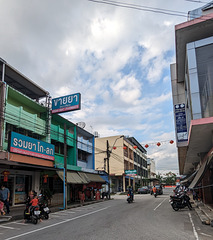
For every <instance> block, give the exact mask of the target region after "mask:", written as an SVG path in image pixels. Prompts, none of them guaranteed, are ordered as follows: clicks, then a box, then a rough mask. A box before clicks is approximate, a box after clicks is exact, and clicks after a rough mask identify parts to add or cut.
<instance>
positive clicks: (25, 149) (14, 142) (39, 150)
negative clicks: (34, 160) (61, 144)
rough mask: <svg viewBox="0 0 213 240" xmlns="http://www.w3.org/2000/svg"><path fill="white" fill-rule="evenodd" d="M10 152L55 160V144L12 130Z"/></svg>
mask: <svg viewBox="0 0 213 240" xmlns="http://www.w3.org/2000/svg"><path fill="white" fill-rule="evenodd" d="M10 152H14V153H20V154H23V155H29V156H33V157H38V158H44V159H49V160H54V157H55V146H54V145H53V144H50V143H46V142H43V141H40V140H37V139H35V138H31V137H27V136H24V135H22V134H19V133H16V132H11V143H10Z"/></svg>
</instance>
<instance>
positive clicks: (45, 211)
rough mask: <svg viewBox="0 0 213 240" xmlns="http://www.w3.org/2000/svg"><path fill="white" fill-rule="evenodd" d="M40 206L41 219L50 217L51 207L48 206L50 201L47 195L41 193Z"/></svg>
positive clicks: (39, 197)
mask: <svg viewBox="0 0 213 240" xmlns="http://www.w3.org/2000/svg"><path fill="white" fill-rule="evenodd" d="M38 199H39V208H40V215H39V217H40V218H41V219H49V214H50V209H49V207H48V201H47V199H46V197H45V195H42V194H39V196H38Z"/></svg>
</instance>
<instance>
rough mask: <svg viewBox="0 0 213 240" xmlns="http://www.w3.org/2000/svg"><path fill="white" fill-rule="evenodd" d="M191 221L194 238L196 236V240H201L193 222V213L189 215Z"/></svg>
mask: <svg viewBox="0 0 213 240" xmlns="http://www.w3.org/2000/svg"><path fill="white" fill-rule="evenodd" d="M189 219H190V222H191V224H192V228H193V233H194V236H195V238H196V240H199V237H198V234H197V231H196V229H195V225H194V222H193V220H192V215H191V213H189Z"/></svg>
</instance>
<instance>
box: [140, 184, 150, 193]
mask: <svg viewBox="0 0 213 240" xmlns="http://www.w3.org/2000/svg"><path fill="white" fill-rule="evenodd" d="M138 193H139V194H143V193H145V194H147V193H150V190H149V188H148V186H144V187H141V188H138Z"/></svg>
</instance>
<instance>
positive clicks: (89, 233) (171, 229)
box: [0, 189, 213, 240]
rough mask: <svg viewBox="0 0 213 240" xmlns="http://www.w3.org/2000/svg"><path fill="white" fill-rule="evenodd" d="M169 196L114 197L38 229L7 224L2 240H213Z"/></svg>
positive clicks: (56, 216) (57, 216)
mask: <svg viewBox="0 0 213 240" xmlns="http://www.w3.org/2000/svg"><path fill="white" fill-rule="evenodd" d="M170 193H171V190H169V189H165V190H164V194H163V195H161V196H157V198H154V197H153V196H152V195H150V194H146V195H145V194H144V195H142V194H141V195H135V201H134V202H133V203H131V204H128V203H127V201H126V196H125V195H115V196H112V198H114V200H111V201H104V202H100V203H96V204H92V205H88V206H83V207H78V208H72V209H68V210H66V211H59V212H55V213H51V214H50V219H49V220H43V221H42V222H39V223H38V224H37V225H34V224H32V223H24V222H23V220H20V221H15V222H8V223H4V224H1V225H0V239H1V240H10V239H17V240H18V239H22V240H25V239H29V238H30V239H39V240H44V239H45V240H50V239H61V240H63V239H64V240H65V239H66V240H67V239H78V240H96V239H102V240H109V239H118V240H120V239H122V240H124V239H145V240H156V239H162V240H167V239H169V240H170V239H171V240H173V239H180V240H184V239H186V240H192V239H193V240H194V239H196V240H198V239H200V240H209V239H212V238H213V228H211V227H210V226H206V225H202V224H201V222H200V220H199V219H198V217H197V215H196V212H195V211H194V210H192V211H189V210H188V209H181V210H180V211H178V212H175V211H174V210H173V209H172V208H171V206H170V204H169V195H170Z"/></svg>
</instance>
